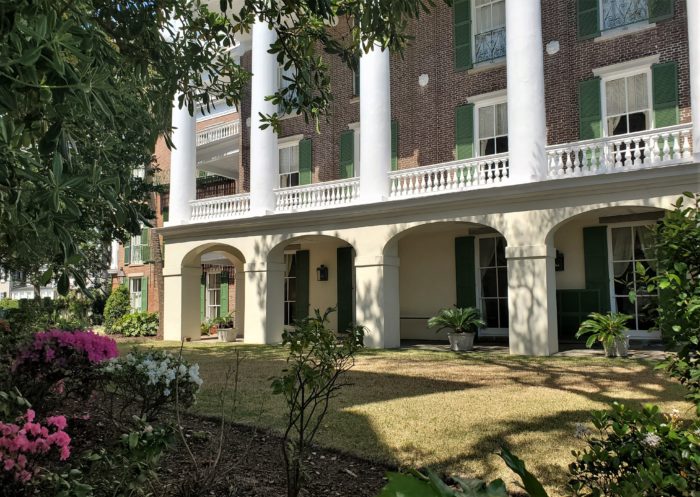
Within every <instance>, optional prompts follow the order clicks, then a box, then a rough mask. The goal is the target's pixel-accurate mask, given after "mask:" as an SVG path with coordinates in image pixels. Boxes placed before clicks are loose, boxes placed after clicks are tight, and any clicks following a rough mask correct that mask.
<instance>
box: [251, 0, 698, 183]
mask: <svg viewBox="0 0 700 497" xmlns="http://www.w3.org/2000/svg"><path fill="white" fill-rule="evenodd" d="M511 1H517V0H511ZM576 4H577V2H576V0H547V1H543V2H542V24H543V41H544V44H545V45H546V44H547V43H549V42H551V41H558V42H559V45H560V49H559V51H558V52H557V53H556V54H553V55H548V54H547V53H546V52H544V47H543V53H544V67H545V96H546V111H547V139H548V144H557V143H566V142H572V141H576V140H578V139H579V137H578V134H579V120H578V115H579V111H578V84H579V81H582V80H586V79H590V78H592V77H593V73H592V70H593V69H594V68H597V67H604V66H607V65H610V64H616V63H620V62H625V61H629V60H635V59H639V58H642V57H645V56H649V55H655V54H659V58H660V62H662V63H663V62H667V61H677V62H678V81H679V106H680V110H681V122H688V121H690V90H689V74H688V40H687V21H686V10H685V9H686V6H685V1H682V0H678V1H676V2H675V14H674V16H673V18H671V19H668V20H664V21H660V22H658V23H657V24H656V25H655V26H650V27H649V28H646V29H642V30H635V31H631V32H630V33H629V34H627V35H624V36H618V37H610V38H607V39H603V38H601V39H596V40H592V39H589V40H579V39H578V36H577V16H576V14H577V13H576ZM409 33H410V34H411V35H412V36H413V37H414V41H413V43H412V45H411V46H410V47H408V48H407V49H406V52H405V54H404V57H403V59H402V58H401V57H400V56H399V55H393V56H392V59H391V64H392V67H391V103H392V118H393V119H395V120H397V121H398V129H399V140H398V142H399V150H398V152H399V161H398V162H399V168H402V169H403V168H409V167H416V166H426V165H430V164H435V163H440V162H446V161H450V160H454V158H455V157H454V147H455V143H454V113H455V107H457V106H459V105H461V104H464V103H465V102H466V101H467V99H468V98H470V97H473V96H476V95H480V94H484V93H489V92H493V91H498V90H505V88H506V67H505V62H500V63H495V64H493V65H486V66H480V67H478V68H475V69H470V70H466V71H465V70H456V69H454V47H453V22H452V8H451V7H449V6H447V5H445V4H443V3H438V4H437V5H436V6H435V8H434V9H433V11H432V12H431V13H430V14H428V15H422V16H421V17H420V19H419V20H418V21H415V22H412V23H411V24H410V25H409ZM242 61H243V64H244V65H245V66H246V67H247V68H248V69H250V61H251V54H250V52H248V53H246V54H245V55H244V57H243V58H242ZM330 66H331V82H332V91H333V97H334V98H333V102H332V104H331V109H330V112H331V117H330V122H321V133H320V134H317V133H316V131H315V129H314V126H313V125H312V124H309V125H307V124H305V123H304V119H303V117H301V116H295V117H290V118H286V119H284V120H283V121H282V126H281V132H280V137H285V136H290V135H295V134H303V135H304V136H305V137H306V138H311V139H312V141H313V165H314V166H313V167H314V170H313V181H314V182H318V181H328V180H333V179H338V178H339V174H340V172H339V154H340V152H339V136H340V133H341V132H342V131H345V130H347V129H348V124H351V123H356V122H358V121H359V119H360V116H359V110H360V109H359V107H360V106H359V102H358V100H357V99H356V98H354V96H353V91H352V86H353V77H352V72H351V70H350V69H349V68H348V67H347V66H345V65H344V64H342V63H341V62H340V61H339V60H336V61H331V62H330ZM421 74H427V75H428V78H429V82H428V84H427V85H426V86H425V87H420V86H419V85H418V77H419V76H420V75H421ZM249 96H250V92H249V91H248V92H247V93H246V94H245V95H244V98H243V104H242V106H241V122H242V123H247V119H248V118H249V117H250V102H249ZM243 131H244V133H243V136H242V140H241V143H242V146H241V154H240V156H241V171H240V178H241V186H242V190H243V191H248V188H249V150H250V148H249V147H250V143H249V135H248V133H249V131H250V129H249V127H248V126H247V125H246V126H245V127H244V128H243Z"/></svg>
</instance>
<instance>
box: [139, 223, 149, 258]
mask: <svg viewBox="0 0 700 497" xmlns="http://www.w3.org/2000/svg"><path fill="white" fill-rule="evenodd" d="M140 249H141V261H142V262H148V261H150V260H151V230H150V229H149V228H142V229H141V247H140Z"/></svg>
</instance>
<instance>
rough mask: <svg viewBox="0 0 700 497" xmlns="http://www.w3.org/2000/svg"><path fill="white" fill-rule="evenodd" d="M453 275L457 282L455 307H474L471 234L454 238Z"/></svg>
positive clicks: (474, 287) (474, 293)
mask: <svg viewBox="0 0 700 497" xmlns="http://www.w3.org/2000/svg"><path fill="white" fill-rule="evenodd" d="M455 277H456V282H457V302H456V305H457V307H476V272H475V267H474V237H473V236H462V237H457V238H455Z"/></svg>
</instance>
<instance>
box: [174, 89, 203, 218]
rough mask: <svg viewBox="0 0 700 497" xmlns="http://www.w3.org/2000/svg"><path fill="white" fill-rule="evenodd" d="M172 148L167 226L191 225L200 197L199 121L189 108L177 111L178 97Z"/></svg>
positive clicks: (175, 106)
mask: <svg viewBox="0 0 700 497" xmlns="http://www.w3.org/2000/svg"><path fill="white" fill-rule="evenodd" d="M172 117H173V128H176V129H174V130H173V145H174V146H175V148H174V149H173V150H172V153H171V154H170V205H169V211H170V212H169V221H168V225H175V224H183V223H188V222H189V221H190V214H191V209H190V201H191V200H194V199H195V198H196V195H197V177H196V174H195V166H196V161H197V144H196V125H197V118H196V117H195V116H191V115H190V113H189V112H188V111H187V104H185V105H184V106H183V107H182V109H179V108H178V103H177V97H175V101H174V103H173V114H172Z"/></svg>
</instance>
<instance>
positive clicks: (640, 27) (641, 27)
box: [593, 22, 656, 43]
mask: <svg viewBox="0 0 700 497" xmlns="http://www.w3.org/2000/svg"><path fill="white" fill-rule="evenodd" d="M655 27H656V23H655V22H652V23H649V22H637V23H635V24H629V25H627V26H622V27H619V28H614V29H609V30H607V31H603V32H602V33H601V34H600V35H599V36H597V37H595V38H593V42H594V43H599V42H602V41H608V40H612V39H615V38H620V37H622V36H627V35H631V34H634V33H641V32H644V31H647V30H650V29H654V28H655Z"/></svg>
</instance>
